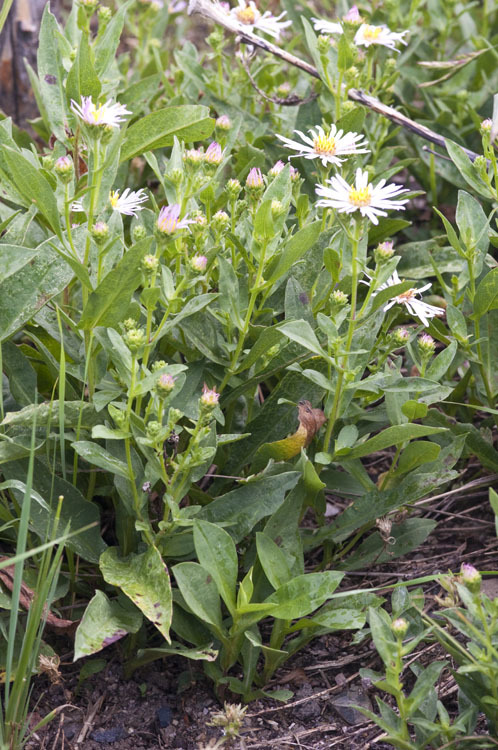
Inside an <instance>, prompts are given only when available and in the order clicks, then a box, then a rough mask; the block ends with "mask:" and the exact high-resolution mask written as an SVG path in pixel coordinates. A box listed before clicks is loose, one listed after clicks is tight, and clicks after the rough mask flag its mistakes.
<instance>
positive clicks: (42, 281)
mask: <svg viewBox="0 0 498 750" xmlns="http://www.w3.org/2000/svg"><path fill="white" fill-rule="evenodd" d="M52 195H53V192H52ZM49 242H50V240H47V242H43V243H42V244H41V245H40V246H39V248H38V250H39V252H38V253H37V255H36V256H35V257H34V258H32V259H31V260H29V261H26V263H25V264H24V265H23V267H22V269H19V271H18V272H16V273H15V274H13V275H12V276H9V277H8V278H7V279H5V280H4V281H2V282H0V341H3V340H4V339H6V338H9V336H11V335H12V334H13V333H15V332H16V331H17V330H18V329H19V328H22V326H23V325H24V324H25V323H26V321H27V320H30V319H31V318H32V317H34V316H35V315H36V313H37V312H38V311H39V310H40V309H41V308H42V307H43V306H44V305H46V304H47V302H49V301H50V300H51V299H52V297H55V296H56V295H57V294H59V293H60V292H61V291H62V290H63V289H65V287H66V286H67V285H68V284H69V282H70V281H71V280H72V278H73V272H72V270H71V269H70V268H69V266H68V265H67V263H65V261H64V260H62V259H61V258H60V257H59V255H58V253H56V252H55V250H52V248H51V247H50V246H49Z"/></svg>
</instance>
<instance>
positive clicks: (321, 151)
mask: <svg viewBox="0 0 498 750" xmlns="http://www.w3.org/2000/svg"><path fill="white" fill-rule="evenodd" d="M294 133H297V135H298V136H299V137H300V138H301V139H302V140H303V141H304V144H303V143H299V141H293V140H291V139H290V138H285V136H283V135H278V134H277V138H279V139H280V140H281V141H282V142H283V143H284V144H285V146H286V147H287V148H291V149H293V150H294V151H297V152H298V153H297V154H293V155H292V156H304V158H305V159H320V161H321V162H322V164H323V166H324V167H326V166H327V164H335V165H336V166H340V165H341V164H342V162H343V161H344V159H341V158H340V157H341V156H352V155H353V154H368V153H369V149H367V148H364V146H366V145H367V141H365V140H364V137H363V136H362V135H360V134H359V133H344V131H343V130H337V128H336V126H335V125H332V126H331V128H330V130H329V132H328V133H326V132H325V131H324V129H323V128H321V127H320V125H318V126H317V128H316V130H313V129H310V130H308V133H310V135H309V136H308V135H305V134H304V133H302V132H301V131H300V130H295V131H294ZM292 156H291V158H292Z"/></svg>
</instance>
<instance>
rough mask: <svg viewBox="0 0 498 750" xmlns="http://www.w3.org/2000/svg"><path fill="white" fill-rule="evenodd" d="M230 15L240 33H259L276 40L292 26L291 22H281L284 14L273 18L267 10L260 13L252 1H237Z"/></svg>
mask: <svg viewBox="0 0 498 750" xmlns="http://www.w3.org/2000/svg"><path fill="white" fill-rule="evenodd" d="M230 15H231V16H232V18H234V19H235V20H236V21H237V22H238V23H239V24H240V27H241V31H261V32H263V34H268V36H271V37H273V38H274V39H278V37H279V36H280V34H281V32H282V31H283V30H284V29H286V28H287V27H288V26H290V25H291V24H292V21H282V20H281V19H283V18H284V16H285V15H286V12H285V11H283V12H282V13H280V15H279V16H274V15H273V14H272V13H270V11H269V10H267V11H265V12H264V13H261V11H259V10H258V9H257V7H256V3H255V2H254V0H249V2H246V0H238V5H237V7H236V8H232V9H231V10H230Z"/></svg>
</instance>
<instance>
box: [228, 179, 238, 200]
mask: <svg viewBox="0 0 498 750" xmlns="http://www.w3.org/2000/svg"><path fill="white" fill-rule="evenodd" d="M225 190H226V191H227V193H228V195H229V197H230V198H231V200H236V198H238V196H239V193H240V191H241V190H242V186H241V184H240V182H239V181H238V180H228V182H227V184H226V186H225Z"/></svg>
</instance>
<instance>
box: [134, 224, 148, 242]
mask: <svg viewBox="0 0 498 750" xmlns="http://www.w3.org/2000/svg"><path fill="white" fill-rule="evenodd" d="M131 236H132V238H133V242H139V241H140V240H144V239H145V238H146V237H147V230H146V228H145V227H144V226H143V224H135V226H134V227H133V229H132V232H131Z"/></svg>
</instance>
